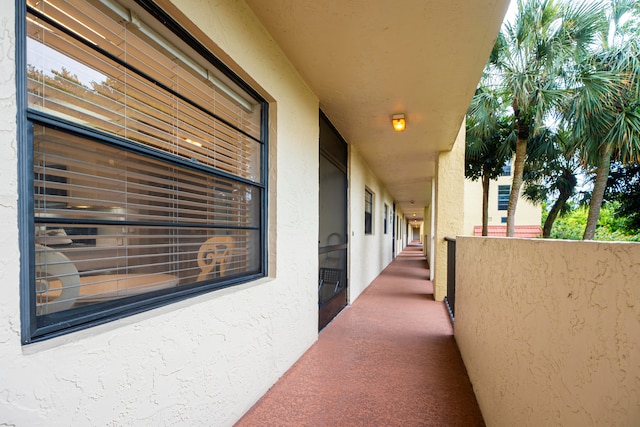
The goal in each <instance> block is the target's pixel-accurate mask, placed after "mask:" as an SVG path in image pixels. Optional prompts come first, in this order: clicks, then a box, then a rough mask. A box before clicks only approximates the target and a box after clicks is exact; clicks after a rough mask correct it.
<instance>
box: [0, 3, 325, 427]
mask: <svg viewBox="0 0 640 427" xmlns="http://www.w3.org/2000/svg"><path fill="white" fill-rule="evenodd" d="M175 4H176V5H177V6H178V7H179V8H180V9H181V10H182V12H183V13H184V15H186V16H187V17H188V18H189V19H191V21H193V23H194V24H193V25H190V26H191V28H195V26H197V27H199V29H200V30H201V32H202V34H206V35H207V36H208V37H210V38H211V40H213V43H211V42H210V41H205V42H206V43H209V45H210V47H211V49H212V50H214V51H215V52H216V53H217V54H219V55H221V56H222V57H223V59H225V60H226V62H228V65H230V66H231V67H232V68H234V69H236V71H238V72H239V73H240V74H241V75H243V76H250V77H251V78H252V84H254V85H255V86H256V88H257V89H258V90H260V91H261V92H263V94H264V95H265V97H267V99H269V100H271V101H272V107H271V117H270V118H271V120H270V133H271V154H270V159H271V161H272V162H271V164H270V196H271V197H270V199H269V209H270V213H269V216H270V219H271V222H270V224H269V225H270V233H269V247H270V272H269V274H270V277H271V278H270V279H263V280H260V281H257V282H253V283H247V284H244V285H240V286H236V287H233V288H229V289H225V290H222V291H218V292H214V293H210V294H207V295H204V296H200V297H197V298H192V299H189V300H186V301H183V302H180V303H177V304H172V305H170V306H167V307H163V308H161V309H157V310H153V311H149V312H147V313H143V314H140V315H137V316H133V317H129V318H126V319H123V320H121V321H118V322H111V323H108V324H106V325H102V326H99V327H94V328H90V329H87V330H85V331H81V332H78V333H74V334H69V335H66V336H64V337H60V338H55V339H51V340H48V341H46V342H43V343H39V344H34V345H30V346H22V345H21V343H20V332H19V331H20V316H19V299H20V295H19V253H18V249H17V248H18V230H17V213H16V206H17V188H16V177H17V166H16V161H17V157H16V150H15V146H16V123H15V116H16V100H15V77H14V43H15V37H14V16H15V11H14V6H13V5H14V2H9V1H5V2H3V3H2V5H3V8H2V10H0V108H1V111H2V114H1V115H0V149H1V150H2V153H3V155H2V156H0V222H1V223H2V227H0V283H2V298H0V425H4V424H9V425H12V424H16V425H22V426H45V425H46V426H50V425H215V426H225V425H231V424H233V423H234V422H235V421H236V420H237V419H238V418H239V417H240V416H241V415H242V414H243V413H244V412H245V411H246V410H247V409H249V408H250V407H251V405H252V404H253V403H254V402H255V401H256V400H257V399H258V398H259V397H260V396H261V395H262V394H263V393H264V392H265V391H266V390H267V389H268V388H269V387H270V386H271V385H272V384H273V383H274V382H275V381H276V380H277V379H278V378H279V377H280V375H282V374H283V373H284V372H285V371H286V369H287V368H288V367H289V366H291V364H292V363H293V362H294V361H295V360H297V359H298V357H299V356H300V355H301V354H302V353H304V351H305V350H306V349H307V348H308V347H309V346H310V345H311V344H312V343H313V342H314V341H315V340H316V338H317V241H316V240H317V228H318V224H317V216H316V215H309V212H317V211H318V200H317V194H318V163H317V162H318V100H317V98H316V97H315V95H313V94H312V93H311V91H310V90H309V89H308V87H307V86H306V84H305V83H304V82H303V81H302V80H301V78H300V77H299V76H298V74H297V73H296V71H295V70H294V69H293V68H292V67H291V65H290V63H289V61H288V60H287V59H286V58H285V57H284V56H283V54H282V53H281V51H280V49H279V48H278V47H277V46H276V45H275V44H274V43H273V41H272V39H271V38H270V37H269V35H268V34H267V33H266V32H265V31H264V28H263V27H262V26H261V25H260V23H259V22H257V20H256V19H255V17H254V15H253V14H252V13H251V11H250V10H249V9H248V8H247V7H246V5H245V4H244V2H236V1H233V0H221V1H199V0H181V1H176V2H175ZM200 36H201V35H199V37H200ZM203 41H204V40H203ZM229 58H233V61H229V60H228V59H229ZM282 117H285V118H286V120H282V119H277V118H282ZM276 165H277V168H276ZM303 230H306V231H303ZM309 230H310V231H309ZM276 237H277V238H276Z"/></svg>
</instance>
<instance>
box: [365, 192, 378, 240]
mask: <svg viewBox="0 0 640 427" xmlns="http://www.w3.org/2000/svg"><path fill="white" fill-rule="evenodd" d="M374 201H375V197H374V195H373V191H371V190H369V189H368V188H366V187H365V189H364V234H365V235H371V234H373V212H374V210H375V209H374V206H373V204H374ZM367 205H368V206H369V208H370V210H367Z"/></svg>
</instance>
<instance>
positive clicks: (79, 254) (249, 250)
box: [33, 126, 261, 314]
mask: <svg viewBox="0 0 640 427" xmlns="http://www.w3.org/2000/svg"><path fill="white" fill-rule="evenodd" d="M33 156H34V160H33V163H34V215H35V243H36V278H37V286H36V289H37V307H38V314H46V313H51V312H55V311H58V310H61V309H67V308H69V306H67V305H65V304H73V306H74V307H77V306H80V305H83V304H92V303H97V302H103V301H107V300H110V299H114V298H122V297H125V296H131V295H136V294H140V293H144V292H149V291H154V290H158V289H163V288H175V287H177V286H182V285H188V284H190V283H195V282H197V281H202V280H223V279H227V278H228V277H232V276H234V275H246V274H249V273H252V272H257V271H259V260H260V249H259V248H260V246H259V244H260V229H259V226H260V219H259V206H260V192H261V189H260V188H259V187H257V186H252V185H248V184H244V183H238V182H235V181H233V180H230V179H225V178H219V177H215V176H211V175H207V174H204V173H200V172H196V171H191V170H188V169H185V168H181V167H179V166H176V165H170V164H167V163H164V162H161V161H158V160H154V159H151V158H148V157H145V156H142V155H139V154H135V153H131V152H127V151H125V150H121V149H117V148H114V147H110V146H107V145H104V144H101V143H98V142H94V141H90V140H87V139H83V138H80V137H76V136H73V135H70V134H68V133H65V132H62V131H59V130H54V129H50V128H47V127H44V126H36V127H35V129H34V153H33ZM218 240H219V241H221V242H223V243H224V244H225V245H226V246H228V249H227V252H226V253H225V254H224V255H220V254H218V255H219V256H217V258H216V257H213V258H211V257H210V258H211V261H210V262H213V263H215V264H216V265H215V268H213V269H212V270H211V271H207V269H206V268H205V267H206V266H201V265H199V263H198V257H199V255H200V254H201V253H202V252H203V251H205V252H206V251H207V250H208V249H207V247H206V243H207V242H209V246H211V245H212V243H211V242H213V243H215V242H216V241H218ZM203 246H205V247H203ZM60 268H62V270H63V272H62V273H61V272H60V271H59V270H60ZM76 279H77V280H76ZM69 283H70V284H69ZM70 288H71V289H75V288H77V291H76V292H69V291H70ZM65 291H67V293H66V294H65Z"/></svg>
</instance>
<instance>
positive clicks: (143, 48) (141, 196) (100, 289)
mask: <svg viewBox="0 0 640 427" xmlns="http://www.w3.org/2000/svg"><path fill="white" fill-rule="evenodd" d="M157 17H161V19H160V20H159V19H157ZM160 21H162V22H163V23H162V24H161V23H160ZM167 23H168V24H167ZM176 29H178V30H176ZM177 34H179V35H181V36H180V37H179V36H178V35H177ZM184 34H185V33H184V31H183V30H181V29H180V27H179V26H178V25H177V24H176V23H175V21H173V20H172V19H171V17H170V16H168V15H166V14H165V13H164V12H163V11H162V10H160V9H159V8H157V7H156V6H154V5H152V4H150V3H149V2H147V1H145V2H140V4H137V3H133V2H122V3H118V2H116V1H115V0H100V1H84V0H73V1H58V0H52V1H42V0H28V1H27V15H26V35H27V38H26V41H25V48H26V58H27V61H26V62H27V64H26V69H25V71H24V72H25V73H26V93H27V96H26V104H27V105H26V108H27V118H28V123H29V126H30V129H31V131H30V132H29V138H28V139H29V144H31V152H32V169H33V170H32V172H31V177H32V180H33V185H32V187H31V188H32V191H33V193H32V200H33V204H32V206H33V208H32V218H33V221H32V223H33V232H32V235H31V237H30V238H31V239H33V246H32V247H33V258H34V260H35V262H34V263H33V266H32V267H30V268H31V278H32V280H31V281H32V283H33V284H32V286H31V288H30V289H31V290H32V291H31V293H32V295H30V300H31V301H32V303H31V308H32V310H33V311H34V313H35V318H36V326H35V327H34V331H35V333H34V336H37V335H38V334H39V333H41V334H47V333H49V332H51V331H54V332H55V331H56V330H59V329H63V328H66V327H68V326H69V325H74V324H76V325H80V324H83V323H86V322H88V321H89V322H90V321H92V319H93V320H95V321H104V320H103V319H104V317H105V316H106V317H109V316H116V317H117V316H122V315H124V314H123V313H122V312H118V310H119V307H120V308H122V310H130V309H131V308H132V307H133V308H134V309H135V307H136V305H137V306H143V305H145V304H149V303H150V301H153V303H154V304H158V303H166V302H167V301H169V300H170V299H172V298H175V297H181V298H182V297H184V295H186V294H193V293H198V292H203V291H208V290H212V289H216V288H218V287H221V286H228V285H229V284H233V283H238V282H240V281H246V280H248V279H250V278H254V277H259V276H261V275H264V272H265V260H264V255H263V254H264V250H263V249H264V240H265V239H264V236H263V233H264V229H265V228H264V221H265V219H264V218H265V215H264V206H265V197H266V196H265V179H264V174H265V167H264V165H263V159H264V158H265V157H266V156H265V154H264V150H265V144H266V135H265V131H264V129H265V128H266V126H265V121H266V117H267V114H266V113H267V110H266V109H267V106H266V103H265V102H264V100H262V99H261V98H260V97H259V96H257V95H256V94H255V93H254V92H253V91H252V90H251V89H250V88H249V87H247V86H246V85H245V84H244V83H243V82H242V81H240V80H239V79H238V78H237V77H236V76H234V75H233V74H231V73H230V72H229V71H227V69H226V67H224V65H223V64H220V63H219V62H217V60H216V59H215V58H214V57H213V56H212V55H211V54H210V53H209V52H207V51H206V50H205V49H204V47H203V46H202V45H200V44H199V43H197V41H195V40H194V39H192V38H190V37H185V36H184ZM185 39H186V40H185ZM125 314H126V313H125ZM38 331H39V332H38Z"/></svg>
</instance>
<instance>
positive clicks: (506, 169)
mask: <svg viewBox="0 0 640 427" xmlns="http://www.w3.org/2000/svg"><path fill="white" fill-rule="evenodd" d="M500 176H511V161H507V163H505V164H504V166H502V173H501V174H500Z"/></svg>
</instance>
